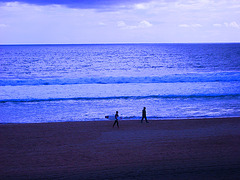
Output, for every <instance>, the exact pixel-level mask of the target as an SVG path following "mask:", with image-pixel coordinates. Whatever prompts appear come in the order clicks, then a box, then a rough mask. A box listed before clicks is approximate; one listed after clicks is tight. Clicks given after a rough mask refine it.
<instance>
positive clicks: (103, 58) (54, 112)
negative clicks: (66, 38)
mask: <svg viewBox="0 0 240 180" xmlns="http://www.w3.org/2000/svg"><path fill="white" fill-rule="evenodd" d="M143 107H146V110H147V117H148V119H150V120H151V119H152V120H164V119H181V118H210V117H240V44H239V43H233V44H230V43H229V44H87V45H1V46H0V123H42V122H65V121H99V120H107V119H105V116H106V115H114V113H115V112H116V111H119V114H120V116H121V117H122V120H125V119H127V120H129V119H130V120H140V119H141V112H142V109H143Z"/></svg>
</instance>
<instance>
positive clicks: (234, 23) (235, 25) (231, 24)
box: [224, 21, 240, 29]
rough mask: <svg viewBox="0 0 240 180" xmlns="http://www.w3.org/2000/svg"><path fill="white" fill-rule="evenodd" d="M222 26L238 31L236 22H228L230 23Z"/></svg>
mask: <svg viewBox="0 0 240 180" xmlns="http://www.w3.org/2000/svg"><path fill="white" fill-rule="evenodd" d="M224 25H225V26H226V27H231V28H237V29H240V25H239V24H238V23H237V22H236V21H233V22H230V23H227V22H225V23H224Z"/></svg>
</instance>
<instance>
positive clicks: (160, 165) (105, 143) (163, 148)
mask: <svg viewBox="0 0 240 180" xmlns="http://www.w3.org/2000/svg"><path fill="white" fill-rule="evenodd" d="M112 124H113V121H109V120H107V121H78V122H72V121H71V122H59V123H29V124H28V123H27V124H5V125H2V126H0V134H1V136H0V158H1V163H0V179H161V178H162V179H193V178H195V179H204V178H205V179H237V178H239V176H240V170H239V169H240V157H239V154H240V130H239V129H240V118H238V117H235V118H210V119H209V118H207V119H190V120H189V119H183V120H150V123H148V124H147V123H145V122H143V123H140V120H139V121H136V120H120V121H119V126H120V128H117V127H115V128H112Z"/></svg>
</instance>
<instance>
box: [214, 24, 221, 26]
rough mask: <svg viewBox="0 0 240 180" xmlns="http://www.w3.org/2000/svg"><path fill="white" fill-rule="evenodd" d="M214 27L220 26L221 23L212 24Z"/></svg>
mask: <svg viewBox="0 0 240 180" xmlns="http://www.w3.org/2000/svg"><path fill="white" fill-rule="evenodd" d="M213 26H214V27H222V24H213Z"/></svg>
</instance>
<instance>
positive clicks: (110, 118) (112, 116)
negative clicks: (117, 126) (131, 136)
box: [105, 115, 122, 120]
mask: <svg viewBox="0 0 240 180" xmlns="http://www.w3.org/2000/svg"><path fill="white" fill-rule="evenodd" d="M105 118H106V119H109V120H115V115H109V116H105ZM118 119H122V117H118Z"/></svg>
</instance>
